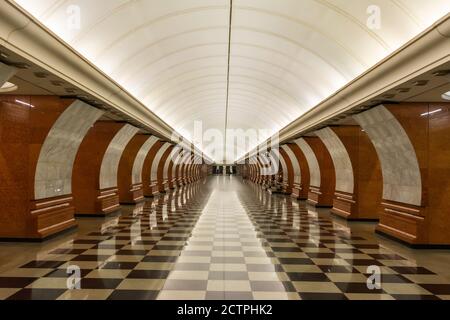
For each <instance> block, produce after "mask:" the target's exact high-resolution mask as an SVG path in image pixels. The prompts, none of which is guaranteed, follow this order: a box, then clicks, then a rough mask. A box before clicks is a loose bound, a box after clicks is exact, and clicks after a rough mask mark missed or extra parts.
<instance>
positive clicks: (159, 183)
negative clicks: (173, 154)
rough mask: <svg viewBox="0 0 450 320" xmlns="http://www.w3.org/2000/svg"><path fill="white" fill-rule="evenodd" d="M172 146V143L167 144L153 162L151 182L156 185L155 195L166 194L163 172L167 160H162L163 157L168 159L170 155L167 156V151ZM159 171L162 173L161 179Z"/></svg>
mask: <svg viewBox="0 0 450 320" xmlns="http://www.w3.org/2000/svg"><path fill="white" fill-rule="evenodd" d="M170 146H172V145H171V144H170V143H168V142H165V143H164V144H163V145H162V146H161V148H160V149H159V150H158V152H157V153H156V155H155V158H154V159H153V162H152V170H151V171H150V182H151V183H152V184H156V190H155V191H156V192H155V193H158V192H164V181H163V177H162V174H163V173H162V171H163V168H164V160H165V159H164V160H163V161H161V159H162V158H163V156H165V157H166V158H167V156H168V154H167V155H166V151H167V149H169V147H170ZM169 152H170V151H169ZM158 171H160V174H159V177H158Z"/></svg>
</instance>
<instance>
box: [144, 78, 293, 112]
mask: <svg viewBox="0 0 450 320" xmlns="http://www.w3.org/2000/svg"><path fill="white" fill-rule="evenodd" d="M218 83H219V82H208V83H205V84H197V85H194V86H190V87H188V88H187V89H186V88H184V89H183V90H180V91H177V92H175V93H173V94H172V95H171V96H170V97H168V98H167V99H166V100H164V102H163V103H159V104H158V103H156V102H152V107H153V108H154V109H155V110H157V108H162V107H164V109H165V110H166V111H168V110H170V108H175V107H176V105H175V101H177V100H176V99H179V98H181V99H184V100H187V99H189V98H192V95H191V96H185V95H183V93H185V92H186V91H191V90H193V89H194V88H196V90H195V91H194V92H198V91H197V89H198V88H202V86H209V85H212V84H218ZM234 84H241V85H244V86H250V87H252V88H256V89H257V90H259V91H260V92H266V93H267V92H268V93H270V94H271V95H272V96H277V97H278V98H279V99H280V100H282V101H284V103H283V104H284V106H285V108H286V109H287V110H290V111H292V110H293V109H294V110H295V108H296V106H297V103H296V101H295V100H292V99H291V101H286V100H285V99H283V98H281V97H279V95H278V94H277V93H275V92H274V91H273V90H272V88H271V87H269V88H270V89H269V88H267V87H266V88H262V87H258V86H256V85H255V84H254V83H251V82H250V83H245V82H237V81H235V82H234ZM202 90H203V89H202ZM231 90H232V88H231V89H230V92H231ZM174 99H175V101H174ZM289 106H294V107H293V108H290V107H289ZM294 112H295V111H294ZM297 112H298V111H297ZM290 117H291V118H292V114H291V116H290Z"/></svg>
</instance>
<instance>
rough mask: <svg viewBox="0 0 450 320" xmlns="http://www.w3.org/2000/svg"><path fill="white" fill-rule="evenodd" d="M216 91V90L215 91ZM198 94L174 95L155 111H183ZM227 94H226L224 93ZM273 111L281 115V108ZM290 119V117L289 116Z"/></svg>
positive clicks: (168, 112) (201, 91)
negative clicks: (184, 106)
mask: <svg viewBox="0 0 450 320" xmlns="http://www.w3.org/2000/svg"><path fill="white" fill-rule="evenodd" d="M206 85H208V84H206ZM197 87H199V86H197ZM253 87H255V86H254V85H253ZM232 90H234V89H231V90H230V92H231V91H232ZM184 91H186V90H184ZM208 91H211V90H208ZM214 91H215V90H214ZM266 91H267V90H265V91H264V90H262V89H261V92H266ZM200 93H203V90H200V91H199V92H198V94H200ZM198 94H190V95H189V96H184V95H182V94H181V95H174V96H173V98H172V102H170V103H169V102H166V103H165V104H160V105H158V106H154V108H155V110H156V109H157V108H161V109H163V110H164V112H165V113H167V114H170V113H171V112H172V111H175V110H178V112H179V111H180V110H179V109H181V107H182V105H180V104H182V103H184V101H186V100H188V101H191V100H193V99H194V98H195V97H196V96H197V95H198ZM224 94H225V93H224ZM232 94H233V93H231V94H230V96H231V97H232ZM175 98H176V99H177V100H175V101H173V99H175ZM179 99H182V101H179ZM284 105H285V106H286V107H285V109H286V110H283V112H282V113H284V112H285V111H287V110H289V109H288V107H287V106H288V105H287V104H284ZM290 105H294V106H295V103H294V104H293V103H292V102H291V103H290ZM260 106H261V105H258V107H260ZM272 111H274V112H277V113H280V109H279V108H276V109H273V110H272ZM298 112H300V110H297V113H298ZM287 114H289V112H287ZM289 118H290V116H289Z"/></svg>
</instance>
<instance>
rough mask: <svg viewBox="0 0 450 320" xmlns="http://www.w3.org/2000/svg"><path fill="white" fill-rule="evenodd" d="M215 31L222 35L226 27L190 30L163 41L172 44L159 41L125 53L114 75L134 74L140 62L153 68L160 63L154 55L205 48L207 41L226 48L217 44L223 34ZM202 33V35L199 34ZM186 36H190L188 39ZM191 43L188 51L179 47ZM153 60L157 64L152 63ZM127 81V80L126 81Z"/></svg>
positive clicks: (219, 43) (119, 60) (220, 43)
mask: <svg viewBox="0 0 450 320" xmlns="http://www.w3.org/2000/svg"><path fill="white" fill-rule="evenodd" d="M214 29H218V30H220V31H221V32H222V33H224V31H226V28H225V27H217V28H213V30H211V29H209V28H206V29H204V30H203V29H202V30H189V32H186V33H179V34H176V35H174V36H172V37H171V38H166V39H163V40H161V41H166V42H168V41H167V40H172V43H160V42H161V41H157V42H156V43H152V44H151V45H148V46H146V47H145V48H139V50H136V52H134V53H131V54H130V53H128V54H127V53H126V51H125V52H124V53H123V57H122V58H120V59H118V60H117V63H116V66H115V67H114V68H112V71H111V72H112V74H113V75H114V74H122V73H123V72H128V74H134V72H135V71H136V70H139V69H138V68H137V67H136V66H134V63H135V62H136V61H139V63H140V64H142V65H144V66H151V65H152V64H154V63H155V62H158V57H153V55H154V54H157V53H161V54H162V55H163V56H164V57H165V54H164V53H171V54H176V53H179V52H181V51H185V50H188V49H192V48H196V47H204V46H205V43H206V42H205V40H207V41H208V42H210V43H208V45H211V46H226V45H227V43H222V42H217V41H216V40H214V39H220V38H221V34H220V33H219V32H217V31H214ZM199 33H200V34H199ZM202 33H209V36H205V35H202ZM186 35H189V37H187V36H186ZM181 36H184V37H183V39H179V38H180V37H181ZM186 43H189V44H190V46H189V47H188V48H186V49H183V50H180V49H179V48H178V49H176V48H177V46H179V45H181V44H186ZM152 58H153V60H154V61H155V62H153V61H152ZM125 80H126V79H125Z"/></svg>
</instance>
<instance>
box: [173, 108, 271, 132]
mask: <svg viewBox="0 0 450 320" xmlns="http://www.w3.org/2000/svg"><path fill="white" fill-rule="evenodd" d="M206 107H208V111H207V112H205V110H204V108H206ZM230 108H232V109H235V111H238V112H239V113H240V114H241V116H242V115H245V116H250V114H253V122H252V124H251V125H252V126H253V127H255V129H256V128H261V129H263V128H268V127H269V126H270V125H273V122H272V121H270V120H271V117H270V115H266V114H264V113H261V112H260V113H257V114H255V113H254V106H252V105H245V104H239V105H237V106H236V105H234V104H231V105H230ZM196 109H197V110H196V111H194V110H190V111H189V112H187V114H183V115H182V114H179V115H178V117H177V118H175V119H174V120H177V121H178V122H179V123H180V126H181V127H184V126H185V124H186V123H189V122H190V123H192V122H193V120H195V119H205V120H208V116H210V115H211V114H212V111H213V110H215V108H211V104H209V103H207V104H199V105H198V107H196ZM217 109H218V113H220V112H222V113H223V112H224V110H223V103H222V104H218V107H217ZM207 122H209V121H207ZM243 123H247V122H243ZM240 127H241V126H237V127H229V128H228V129H237V128H240Z"/></svg>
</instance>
